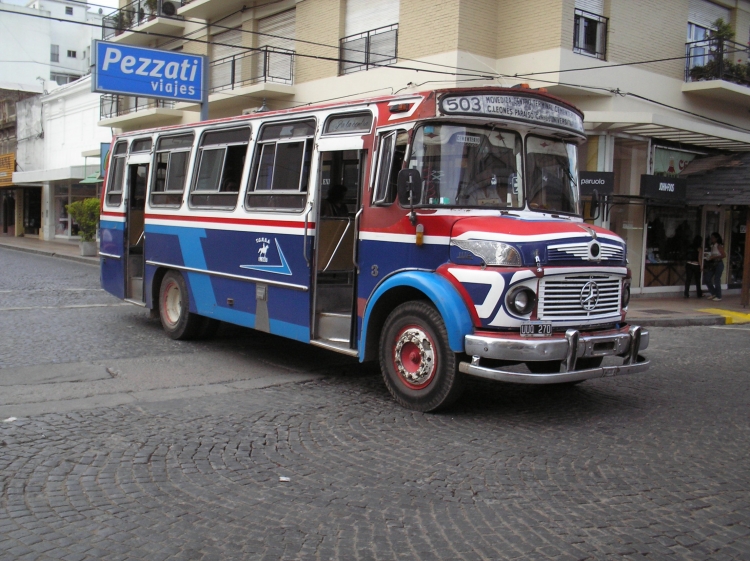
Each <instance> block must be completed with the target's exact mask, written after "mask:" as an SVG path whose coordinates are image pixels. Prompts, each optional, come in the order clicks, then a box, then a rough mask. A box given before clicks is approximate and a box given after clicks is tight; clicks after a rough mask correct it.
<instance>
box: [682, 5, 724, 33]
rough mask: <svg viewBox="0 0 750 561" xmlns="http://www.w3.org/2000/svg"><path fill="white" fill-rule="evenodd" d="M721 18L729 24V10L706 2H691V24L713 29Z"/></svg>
mask: <svg viewBox="0 0 750 561" xmlns="http://www.w3.org/2000/svg"><path fill="white" fill-rule="evenodd" d="M719 18H721V19H723V20H724V21H725V22H726V23H729V9H728V8H723V7H722V6H717V5H716V4H712V3H711V2H707V1H706V0H690V4H689V6H688V21H689V22H690V23H695V24H697V25H700V26H701V27H706V28H708V29H713V28H714V22H715V21H716V20H717V19H719Z"/></svg>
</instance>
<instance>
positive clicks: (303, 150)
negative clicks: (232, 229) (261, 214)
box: [245, 120, 315, 210]
mask: <svg viewBox="0 0 750 561" xmlns="http://www.w3.org/2000/svg"><path fill="white" fill-rule="evenodd" d="M314 134H315V121H314V120H307V121H299V122H293V123H280V124H273V125H266V126H265V127H263V128H262V129H261V131H260V140H259V141H258V149H257V150H256V157H255V164H254V166H253V172H252V175H251V180H250V185H249V186H248V191H247V197H246V199H245V206H246V208H248V209H251V208H254V209H264V210H273V209H279V210H301V209H303V208H304V206H305V202H306V200H307V195H306V193H307V186H308V182H309V176H310V163H311V161H312V151H313V139H312V137H313V135H314Z"/></svg>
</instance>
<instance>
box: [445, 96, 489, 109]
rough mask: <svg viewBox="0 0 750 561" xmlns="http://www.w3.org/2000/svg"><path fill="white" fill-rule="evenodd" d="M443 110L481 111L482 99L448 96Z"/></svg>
mask: <svg viewBox="0 0 750 561" xmlns="http://www.w3.org/2000/svg"><path fill="white" fill-rule="evenodd" d="M445 110H446V111H450V112H456V111H477V112H481V111H482V99H481V98H480V97H474V96H472V97H449V98H448V99H446V100H445Z"/></svg>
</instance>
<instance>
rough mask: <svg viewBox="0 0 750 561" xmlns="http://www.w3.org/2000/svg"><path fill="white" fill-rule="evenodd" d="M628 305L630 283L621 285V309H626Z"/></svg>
mask: <svg viewBox="0 0 750 561" xmlns="http://www.w3.org/2000/svg"><path fill="white" fill-rule="evenodd" d="M628 304H630V283H627V282H626V283H625V284H623V285H622V307H623V308H627V307H628Z"/></svg>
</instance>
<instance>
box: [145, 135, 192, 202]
mask: <svg viewBox="0 0 750 561" xmlns="http://www.w3.org/2000/svg"><path fill="white" fill-rule="evenodd" d="M193 139H194V135H193V134H192V133H191V134H183V135H180V136H166V137H161V138H160V139H159V140H158V142H157V144H156V165H155V166H154V182H153V187H152V188H151V205H152V206H169V207H178V206H180V205H181V204H182V194H183V192H184V191H185V183H186V182H187V172H188V164H189V163H190V152H191V149H192V147H193Z"/></svg>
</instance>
